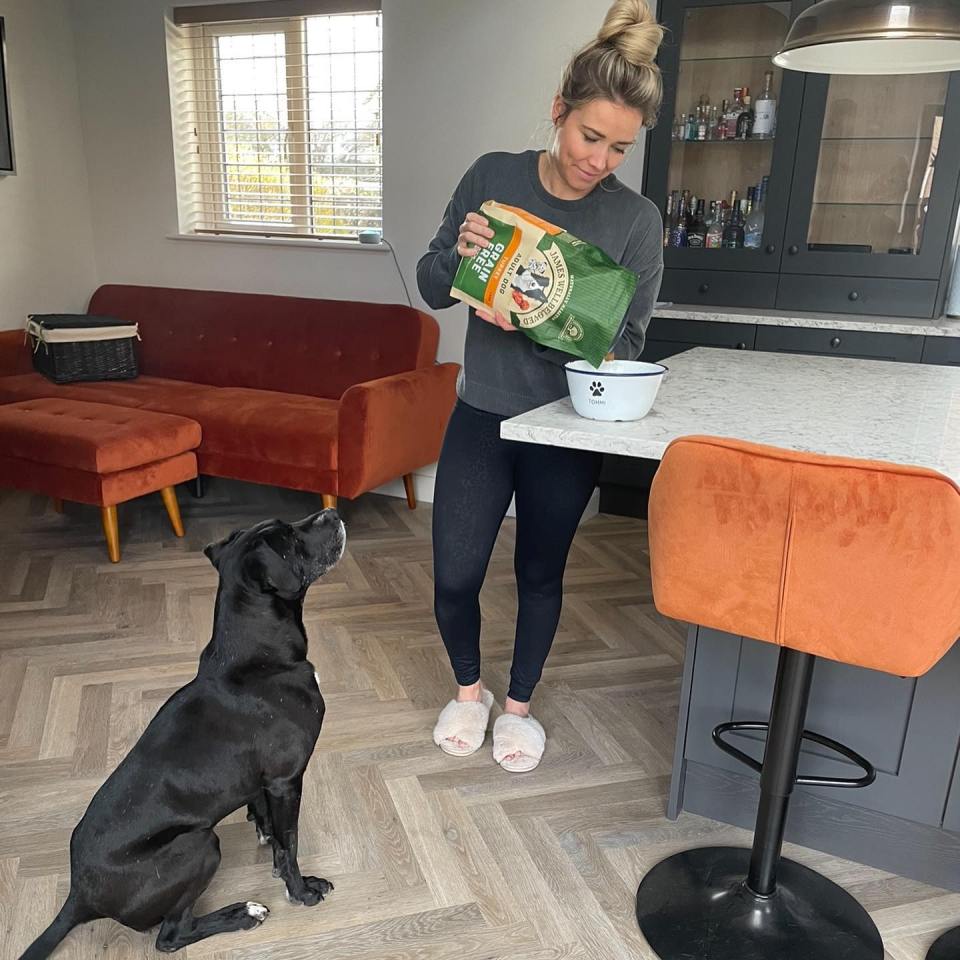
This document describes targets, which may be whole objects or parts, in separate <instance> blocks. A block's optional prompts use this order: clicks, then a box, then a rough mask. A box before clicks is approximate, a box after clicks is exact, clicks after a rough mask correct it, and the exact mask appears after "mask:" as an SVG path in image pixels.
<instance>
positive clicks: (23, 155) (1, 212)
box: [0, 0, 96, 329]
mask: <svg viewBox="0 0 960 960" xmlns="http://www.w3.org/2000/svg"><path fill="white" fill-rule="evenodd" d="M67 14H68V9H67V0H43V2H38V0H0V17H3V18H4V20H5V26H6V34H7V71H8V76H7V85H8V90H9V94H10V112H11V117H12V121H13V149H14V153H15V156H16V162H17V171H18V172H17V174H16V175H15V176H6V177H0V329H9V328H13V327H22V326H23V323H24V320H25V318H26V315H27V314H28V313H58V312H74V311H77V310H82V309H84V308H85V307H86V302H87V300H86V298H87V296H88V295H89V293H90V290H91V288H92V287H93V285H94V282H95V280H96V271H95V267H94V252H93V232H92V228H91V217H90V196H89V191H88V187H87V176H86V162H85V157H84V152H83V140H82V136H81V124H80V104H79V99H78V97H77V71H76V57H75V56H74V47H73V35H72V32H71V29H70V20H69V17H68V15H67Z"/></svg>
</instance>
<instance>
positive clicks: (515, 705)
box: [503, 697, 530, 717]
mask: <svg viewBox="0 0 960 960" xmlns="http://www.w3.org/2000/svg"><path fill="white" fill-rule="evenodd" d="M503 712H504V713H512V714H514V715H516V716H518V717H527V716H529V715H530V702H529V701H527V700H514V699H513V697H507V699H506V700H504V701H503Z"/></svg>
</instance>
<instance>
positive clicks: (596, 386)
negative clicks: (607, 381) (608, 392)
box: [590, 380, 603, 397]
mask: <svg viewBox="0 0 960 960" xmlns="http://www.w3.org/2000/svg"><path fill="white" fill-rule="evenodd" d="M590 394H591V396H594V397H602V396H603V384H602V383H601V382H600V381H599V380H594V381H593V383H591V384H590Z"/></svg>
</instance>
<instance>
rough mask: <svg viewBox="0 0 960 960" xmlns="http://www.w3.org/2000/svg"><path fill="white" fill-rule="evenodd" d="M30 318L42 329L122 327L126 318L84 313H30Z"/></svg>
mask: <svg viewBox="0 0 960 960" xmlns="http://www.w3.org/2000/svg"><path fill="white" fill-rule="evenodd" d="M29 319H31V320H32V321H33V322H34V323H35V324H37V326H40V327H43V329H44V330H76V329H79V328H82V327H122V326H125V325H130V326H132V324H130V322H129V321H128V320H118V319H117V318H116V317H99V316H93V315H92V314H86V313H31V314H30V317H29Z"/></svg>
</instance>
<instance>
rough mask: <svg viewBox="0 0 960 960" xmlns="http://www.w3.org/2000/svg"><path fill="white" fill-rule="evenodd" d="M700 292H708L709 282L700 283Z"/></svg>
mask: <svg viewBox="0 0 960 960" xmlns="http://www.w3.org/2000/svg"><path fill="white" fill-rule="evenodd" d="M700 292H701V293H709V292H710V284H709V283H701V284H700Z"/></svg>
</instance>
